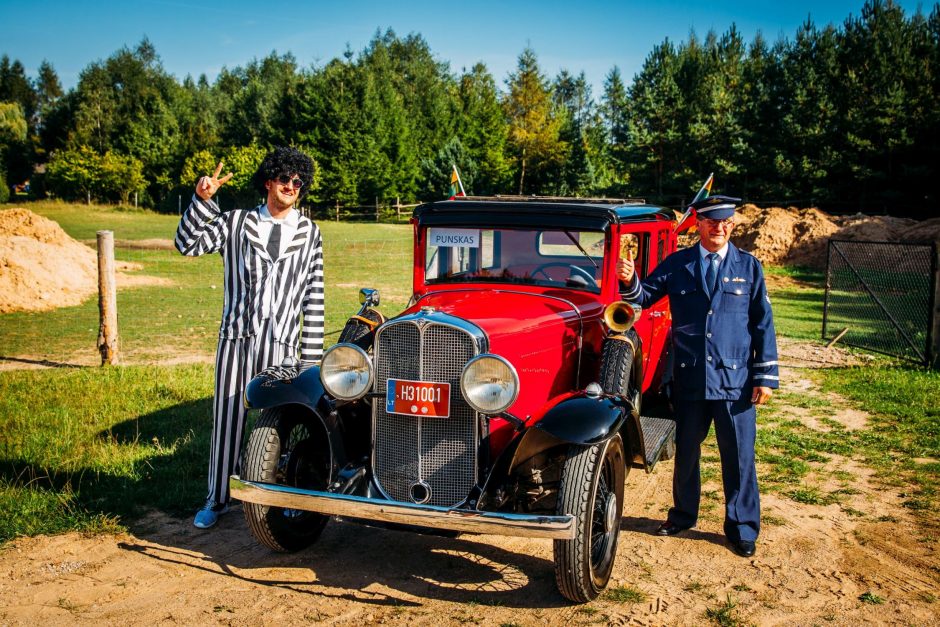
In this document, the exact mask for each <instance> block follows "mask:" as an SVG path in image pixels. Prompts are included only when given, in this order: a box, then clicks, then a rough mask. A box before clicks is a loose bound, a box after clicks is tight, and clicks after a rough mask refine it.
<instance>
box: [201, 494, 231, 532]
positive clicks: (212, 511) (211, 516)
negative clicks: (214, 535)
mask: <svg viewBox="0 0 940 627" xmlns="http://www.w3.org/2000/svg"><path fill="white" fill-rule="evenodd" d="M227 511H228V503H226V504H224V505H220V504H218V503H216V502H215V501H213V500H212V499H209V500H208V501H206V504H205V505H203V506H202V509H201V510H199V511H198V512H196V518H195V519H193V525H194V526H195V527H196V528H197V529H208V528H209V527H214V526H215V523H217V522H219V516H221V515H222V514H224V513H226V512H227Z"/></svg>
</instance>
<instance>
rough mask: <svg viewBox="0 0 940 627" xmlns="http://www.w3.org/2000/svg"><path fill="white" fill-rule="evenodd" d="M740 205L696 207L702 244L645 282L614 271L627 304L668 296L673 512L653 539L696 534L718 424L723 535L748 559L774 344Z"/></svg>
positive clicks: (715, 199)
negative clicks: (740, 224) (733, 239)
mask: <svg viewBox="0 0 940 627" xmlns="http://www.w3.org/2000/svg"><path fill="white" fill-rule="evenodd" d="M739 201H740V199H738V198H729V197H727V196H711V197H709V198H706V199H704V200H701V201H699V202H697V203H695V204H694V205H693V206H692V208H693V209H694V210H695V214H696V219H697V222H698V230H699V236H700V241H699V243H698V245H696V246H692V247H690V248H686V249H683V250H679V251H677V252H675V253H673V254H672V255H670V256H669V257H667V258H666V259H665V260H664V261H663V262H662V263H661V264H660V265H659V266H658V267H657V268H656V269H655V270H654V271H653V272H652V273H651V274H650V276H649V277H647V278H646V279H645V280H643V281H637V280H634V279H635V272H634V264H633V261H632V260H630V259H621V260H620V261H619V262H618V268H617V273H618V277H619V278H620V280H621V281H623V284H624V285H625V289H624V290H623V297H624V298H625V299H627V300H630V301H632V302H635V303H637V304H639V305H640V306H642V307H649V306H650V305H652V304H653V303H655V302H656V301H658V300H659V299H661V298H663V297H664V296H668V297H669V308H670V311H671V312H672V342H673V346H672V350H673V356H672V359H673V370H672V403H673V407H674V409H675V417H676V462H675V464H676V465H675V471H674V475H673V487H672V494H673V507H672V508H671V509H670V510H669V515H668V517H667V519H666V521H665V522H663V523H662V524H661V525H660V526H659V529H658V530H657V533H658V534H659V535H663V536H672V535H675V534H677V533H680V532H682V531H684V530H686V529H689V528H691V527H694V526H695V523H696V521H697V520H698V511H699V500H700V497H701V477H700V473H699V459H700V457H701V445H702V442H703V441H704V440H705V436H706V435H707V434H708V429H709V427H710V425H711V423H712V421H714V423H715V435H716V437H717V439H718V450H719V451H720V453H721V477H722V482H723V483H724V492H725V523H724V531H725V536H727V538H728V541H729V542H730V543H731V546H732V548H733V549H734V550H735V552H736V553H738V554H739V555H741V556H744V557H750V556H752V555H754V551H755V550H756V545H755V542H756V541H757V535H758V533H759V531H760V497H759V495H758V492H757V472H756V470H755V467H754V440H755V436H756V427H757V415H756V411H755V409H754V406H755V405H760V404H762V403H765V402H766V401H767V400H768V399H769V398H770V395H771V390H773V389H776V388H777V385H778V374H777V373H778V371H777V338H776V334H775V333H774V323H773V314H772V312H771V309H770V299H769V298H768V296H767V286H766V285H765V284H764V273H763V269H762V268H761V264H760V262H759V261H758V260H757V259H756V258H755V257H754V256H752V255H751V254H749V253H747V252H744V251H742V250H739V249H738V248H736V247H735V246H734V245H733V244H731V243H730V241H729V237H730V235H731V231H732V230H733V229H734V210H735V205H736V203H737V202H739Z"/></svg>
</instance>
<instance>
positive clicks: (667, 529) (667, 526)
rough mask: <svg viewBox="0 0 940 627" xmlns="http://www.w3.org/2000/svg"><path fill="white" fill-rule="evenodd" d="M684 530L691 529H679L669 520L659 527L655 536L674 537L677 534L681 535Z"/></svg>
mask: <svg viewBox="0 0 940 627" xmlns="http://www.w3.org/2000/svg"><path fill="white" fill-rule="evenodd" d="M686 529H691V527H680V526H679V525H677V524H676V523H674V522H672V521H671V520H667V521H666V522H664V523H662V524H661V525H659V529H657V530H656V535H657V536H674V535H676V534H677V533H682V532H683V531H685V530H686Z"/></svg>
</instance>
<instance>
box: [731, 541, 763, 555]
mask: <svg viewBox="0 0 940 627" xmlns="http://www.w3.org/2000/svg"><path fill="white" fill-rule="evenodd" d="M731 548H733V549H734V552H735V553H737V554H738V555H740V556H741V557H751V556H752V555H754V552H755V551H756V550H757V545H756V544H755V543H754V541H753V540H738V541H737V542H734V541H732V542H731Z"/></svg>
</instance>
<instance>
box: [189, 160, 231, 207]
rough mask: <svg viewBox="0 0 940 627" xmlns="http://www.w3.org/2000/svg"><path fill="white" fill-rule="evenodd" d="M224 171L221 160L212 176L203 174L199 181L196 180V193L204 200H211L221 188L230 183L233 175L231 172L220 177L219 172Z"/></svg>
mask: <svg viewBox="0 0 940 627" xmlns="http://www.w3.org/2000/svg"><path fill="white" fill-rule="evenodd" d="M221 173H222V162H221V161H219V165H218V167H216V169H215V173H214V174H213V175H212V176H203V177H201V178H200V179H199V180H198V181H196V195H197V196H199V197H200V198H202V199H203V200H209V199H210V198H212V196H213V195H215V193H216V192H217V191H219V188H220V187H222V186H223V185H225V184H226V183H228V182H229V181H230V180H231V178H232V176H234V175H233V174H232V173H231V172H229V173H228V174H226V175H225V176H223V177H222V178H219V174H221Z"/></svg>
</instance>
